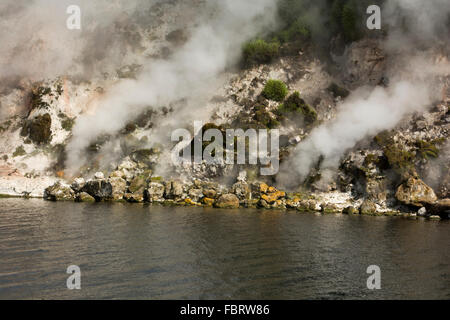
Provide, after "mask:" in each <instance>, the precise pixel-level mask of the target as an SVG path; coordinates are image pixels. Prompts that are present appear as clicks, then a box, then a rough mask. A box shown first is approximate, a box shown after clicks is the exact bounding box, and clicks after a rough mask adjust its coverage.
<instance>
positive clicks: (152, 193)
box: [145, 182, 164, 202]
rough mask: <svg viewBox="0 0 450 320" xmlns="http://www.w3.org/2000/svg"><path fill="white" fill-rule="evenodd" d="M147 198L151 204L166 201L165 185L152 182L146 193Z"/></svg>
mask: <svg viewBox="0 0 450 320" xmlns="http://www.w3.org/2000/svg"><path fill="white" fill-rule="evenodd" d="M145 198H146V200H147V201H149V202H153V201H161V200H164V185H163V184H162V183H159V182H151V183H150V184H149V186H148V189H147V190H146V192H145Z"/></svg>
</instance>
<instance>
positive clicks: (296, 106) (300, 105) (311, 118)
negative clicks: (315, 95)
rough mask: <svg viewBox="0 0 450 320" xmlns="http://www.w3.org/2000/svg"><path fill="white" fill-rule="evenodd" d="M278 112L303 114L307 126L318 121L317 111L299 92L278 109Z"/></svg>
mask: <svg viewBox="0 0 450 320" xmlns="http://www.w3.org/2000/svg"><path fill="white" fill-rule="evenodd" d="M278 112H279V113H282V114H286V113H298V114H301V115H302V116H303V117H304V119H305V122H306V123H307V124H312V123H314V122H315V121H316V120H317V112H316V110H315V109H314V108H313V107H311V106H310V105H308V104H307V103H306V102H305V100H303V99H302V98H301V97H300V93H299V92H298V91H296V92H294V93H293V94H291V95H290V96H289V97H288V98H287V99H286V101H285V102H284V103H283V104H281V105H280V106H279V107H278Z"/></svg>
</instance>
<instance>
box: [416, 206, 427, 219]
mask: <svg viewBox="0 0 450 320" xmlns="http://www.w3.org/2000/svg"><path fill="white" fill-rule="evenodd" d="M426 214H427V209H426V208H425V207H422V208H420V209H419V210H418V211H417V215H418V216H419V217H424V216H426Z"/></svg>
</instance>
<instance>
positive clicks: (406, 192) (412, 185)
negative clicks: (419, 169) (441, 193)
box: [395, 178, 437, 207]
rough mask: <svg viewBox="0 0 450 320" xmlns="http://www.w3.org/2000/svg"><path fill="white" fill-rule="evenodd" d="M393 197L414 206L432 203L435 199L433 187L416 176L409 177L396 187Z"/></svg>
mask: <svg viewBox="0 0 450 320" xmlns="http://www.w3.org/2000/svg"><path fill="white" fill-rule="evenodd" d="M395 197H396V198H397V200H398V201H400V202H401V203H403V204H406V205H412V206H415V207H423V205H426V204H433V203H435V202H436V201H437V196H436V194H435V193H434V191H433V189H432V188H431V187H429V186H428V185H427V184H425V182H423V181H422V180H420V179H418V178H409V179H408V181H406V182H405V183H404V184H402V185H401V186H400V187H398V189H397V192H396V194H395Z"/></svg>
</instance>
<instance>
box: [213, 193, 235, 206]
mask: <svg viewBox="0 0 450 320" xmlns="http://www.w3.org/2000/svg"><path fill="white" fill-rule="evenodd" d="M214 206H215V207H216V208H223V209H236V208H239V199H238V197H236V196H235V195H234V194H231V193H228V194H223V195H221V196H220V197H219V199H217V201H216V203H215V204H214Z"/></svg>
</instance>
